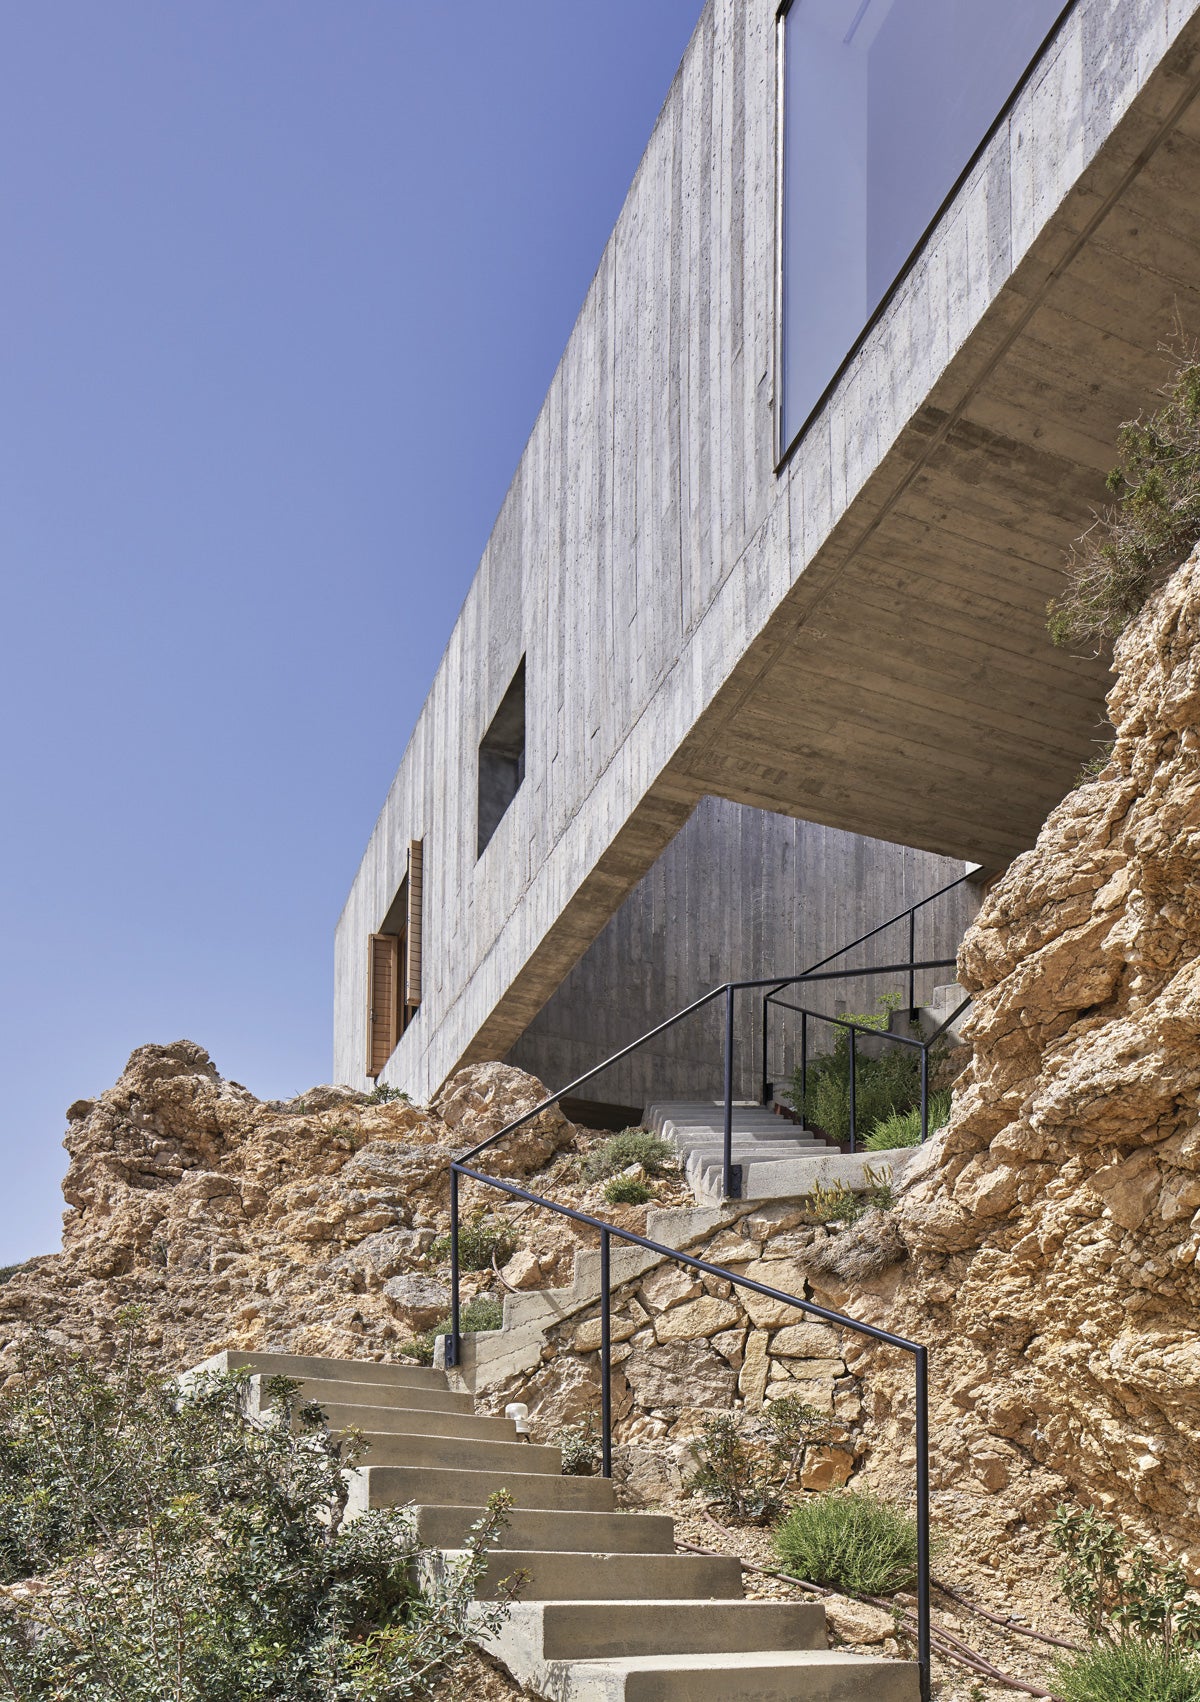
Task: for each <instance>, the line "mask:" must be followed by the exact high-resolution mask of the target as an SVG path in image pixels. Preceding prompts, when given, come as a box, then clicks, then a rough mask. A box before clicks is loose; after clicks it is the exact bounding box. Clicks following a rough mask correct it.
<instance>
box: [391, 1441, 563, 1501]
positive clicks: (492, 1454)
mask: <svg viewBox="0 0 1200 1702" xmlns="http://www.w3.org/2000/svg"><path fill="white" fill-rule="evenodd" d="M363 1440H364V1441H365V1442H366V1443H367V1446H368V1453H367V1459H366V1461H365V1462H364V1463H369V1464H370V1465H372V1466H417V1467H421V1466H438V1467H442V1468H444V1469H446V1470H455V1469H457V1470H461V1471H468V1472H474V1471H478V1472H483V1471H497V1472H503V1471H510V1472H520V1473H521V1474H522V1475H526V1474H529V1475H532V1474H534V1473H537V1472H546V1473H551V1474H557V1473H559V1472H561V1471H562V1450H561V1449H560V1448H545V1447H540V1446H539V1445H538V1444H537V1443H535V1442H480V1441H477V1440H476V1439H475V1438H474V1437H471V1436H417V1435H404V1434H398V1435H397V1434H389V1433H388V1432H387V1431H384V1430H364V1431H363ZM420 1499H421V1500H422V1501H431V1500H434V1499H437V1498H436V1497H434V1496H430V1495H422V1496H421V1497H420ZM484 1499H485V1500H486V1499H487V1497H486V1496H485V1497H484Z"/></svg>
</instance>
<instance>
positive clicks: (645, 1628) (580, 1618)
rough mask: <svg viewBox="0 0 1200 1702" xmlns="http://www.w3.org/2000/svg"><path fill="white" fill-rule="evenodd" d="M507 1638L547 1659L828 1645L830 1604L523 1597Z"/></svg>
mask: <svg viewBox="0 0 1200 1702" xmlns="http://www.w3.org/2000/svg"><path fill="white" fill-rule="evenodd" d="M623 1516H624V1515H621V1514H617V1515H616V1517H617V1518H621V1517H623ZM506 1642H507V1643H509V1644H510V1645H512V1646H513V1647H514V1648H515V1647H516V1646H517V1645H518V1644H521V1645H523V1646H525V1647H526V1648H532V1649H534V1650H535V1651H536V1652H537V1654H539V1655H540V1657H541V1658H542V1659H543V1660H547V1661H558V1660H589V1659H590V1660H599V1659H605V1660H607V1659H612V1658H628V1657H629V1656H631V1655H669V1654H686V1655H703V1654H710V1653H719V1654H735V1653H737V1652H738V1651H742V1652H748V1651H751V1650H762V1649H775V1650H796V1649H823V1648H824V1647H825V1645H826V1636H825V1610H824V1609H823V1608H822V1607H821V1606H820V1605H819V1604H817V1603H810V1602H748V1601H745V1600H736V1601H712V1600H703V1601H697V1600H695V1599H692V1600H677V1601H645V1600H642V1599H636V1600H635V1599H631V1598H629V1597H626V1598H624V1599H622V1600H619V1601H605V1602H587V1601H570V1602H527V1601H520V1600H518V1601H517V1602H516V1604H515V1605H514V1608H513V1612H512V1624H511V1627H506V1628H504V1629H502V1630H501V1631H500V1632H499V1633H498V1634H497V1636H496V1638H495V1639H494V1644H493V1643H489V1646H490V1647H493V1652H494V1653H497V1654H499V1653H500V1648H499V1647H498V1645H503V1644H504V1643H506Z"/></svg>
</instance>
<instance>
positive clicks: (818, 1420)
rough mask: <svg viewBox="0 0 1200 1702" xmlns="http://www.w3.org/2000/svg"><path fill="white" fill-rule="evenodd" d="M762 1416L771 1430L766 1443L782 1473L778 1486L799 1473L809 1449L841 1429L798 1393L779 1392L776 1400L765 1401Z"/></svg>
mask: <svg viewBox="0 0 1200 1702" xmlns="http://www.w3.org/2000/svg"><path fill="white" fill-rule="evenodd" d="M763 1418H764V1420H765V1421H766V1425H767V1428H768V1430H769V1431H770V1432H771V1438H770V1442H769V1443H768V1446H769V1448H770V1451H771V1454H772V1455H773V1457H774V1459H775V1462H776V1464H777V1465H778V1466H779V1467H780V1469H781V1471H782V1474H783V1475H782V1478H781V1481H780V1488H781V1489H785V1488H786V1487H787V1485H788V1484H789V1483H790V1482H791V1481H792V1480H793V1478H795V1477H797V1476H798V1475H799V1473H800V1470H801V1468H802V1467H803V1465H804V1456H805V1455H806V1454H807V1452H808V1450H809V1449H810V1448H815V1447H821V1446H823V1445H824V1444H825V1443H827V1442H831V1441H832V1440H833V1438H834V1436H835V1435H837V1434H838V1432H839V1431H840V1430H841V1429H842V1426H841V1425H840V1424H839V1423H838V1422H837V1420H836V1419H833V1418H831V1417H830V1416H829V1415H828V1414H827V1413H823V1412H819V1411H818V1410H817V1408H816V1407H814V1406H811V1405H810V1404H809V1403H808V1402H807V1401H802V1400H801V1399H800V1398H799V1396H798V1395H781V1396H780V1397H779V1398H778V1400H774V1401H768V1403H767V1405H766V1407H765V1408H764V1409H763Z"/></svg>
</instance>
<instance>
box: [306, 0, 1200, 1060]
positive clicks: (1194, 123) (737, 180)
mask: <svg viewBox="0 0 1200 1702" xmlns="http://www.w3.org/2000/svg"><path fill="white" fill-rule="evenodd" d="M1196 9H1197V0H1155V3H1153V4H1152V3H1150V0H1078V3H1077V4H1076V6H1075V7H1074V8H1073V10H1072V11H1071V13H1070V15H1069V16H1068V17H1067V19H1066V21H1065V23H1064V24H1063V26H1062V28H1061V29H1060V31H1059V32H1058V35H1057V36H1056V38H1055V39H1054V41H1053V42H1052V43H1051V45H1050V46H1049V48H1048V49H1047V50H1046V52H1045V53H1044V55H1043V57H1042V60H1041V62H1040V63H1039V65H1038V67H1037V68H1036V71H1035V73H1034V75H1033V76H1032V77H1031V78H1030V80H1029V81H1028V83H1027V84H1026V86H1025V87H1024V89H1023V91H1022V92H1021V94H1020V95H1019V96H1018V98H1017V100H1016V101H1015V104H1014V105H1013V106H1012V108H1011V110H1010V111H1009V113H1008V115H1007V116H1006V118H1005V119H1004V120H1003V122H1002V123H1001V124H1000V126H999V128H998V129H997V130H996V132H995V133H994V134H993V136H992V138H991V140H990V142H989V143H988V145H987V146H986V148H985V149H984V151H983V153H982V155H981V157H980V159H979V160H978V162H977V164H976V166H975V168H974V169H973V171H972V172H971V174H970V176H969V178H968V180H967V181H966V182H965V184H964V185H963V187H962V188H961V190H960V192H959V193H958V195H957V196H956V197H955V199H954V201H953V202H952V204H951V205H950V207H949V208H948V210H947V211H946V212H945V214H944V215H943V217H942V219H941V221H940V223H939V224H938V225H937V227H936V228H935V230H934V232H933V234H932V235H931V237H930V238H929V240H928V242H927V244H926V246H925V249H924V250H923V252H922V254H921V256H920V257H919V259H918V261H917V263H916V264H915V265H914V266H913V268H912V269H911V271H910V272H909V274H908V276H907V277H906V278H905V280H904V282H903V283H902V284H901V286H900V288H899V289H898V290H897V291H896V293H895V294H894V295H893V297H892V298H891V300H890V302H889V303H888V304H887V306H886V308H885V310H884V311H883V313H882V314H881V316H880V318H879V319H878V321H877V322H876V324H875V325H874V327H873V329H872V331H871V333H870V335H869V336H868V338H867V339H866V341H865V343H864V344H863V346H862V348H861V349H860V351H859V353H858V355H857V356H856V358H855V359H854V361H853V362H852V363H851V365H850V366H849V367H848V369H847V370H846V371H845V373H844V374H843V376H842V379H841V380H840V382H839V383H838V385H837V387H836V389H835V390H834V391H833V393H832V394H831V396H830V397H829V399H828V401H827V403H826V405H825V406H824V408H823V410H822V411H821V413H820V414H819V415H818V417H817V418H816V419H815V420H814V422H813V423H812V425H811V428H810V429H809V430H808V432H807V434H806V435H805V436H804V438H803V439H802V440H801V442H800V443H799V445H798V447H797V448H796V450H795V452H794V454H793V455H792V457H791V459H790V460H789V461H788V463H787V464H786V465H785V466H783V467H782V468H778V467H777V466H776V461H775V445H774V388H775V383H776V368H775V342H776V328H777V327H776V317H775V316H776V305H777V304H776V291H775V257H776V240H775V218H776V200H777V183H776V160H777V148H776V126H777V117H778V115H777V112H776V84H777V79H776V57H775V56H776V43H775V4H774V0H711V3H710V4H709V6H708V7H707V8H706V10H705V12H704V15H703V17H702V19H701V21H700V24H699V25H698V27H697V30H696V33H695V36H694V38H693V40H692V42H691V43H690V45H689V48H688V51H687V54H686V56H685V58H684V62H683V64H682V66H681V68H680V71H679V73H678V75H677V77H676V79H675V82H674V84H673V85H672V88H671V90H670V93H669V95H668V97H667V100H666V103H665V105H664V107H663V111H662V113H661V115H660V117H659V120H658V123H657V125H656V127H655V130H654V133H653V135H652V137H651V140H650V144H649V146H648V148H647V152H646V155H645V157H644V159H643V161H642V164H641V166H640V168H639V171H638V174H637V177H636V179H635V181H634V184H633V186H632V188H631V190H630V193H629V197H628V199H627V201H626V204H625V206H624V208H623V210H622V213H621V216H620V218H619V219H618V221H617V225H616V228H615V230H614V232H613V235H612V237H611V239H610V241H609V243H608V246H607V247H606V249H605V253H604V255H603V257H602V260H601V263H600V266H599V269H598V271H597V274H596V277H595V280H594V282H593V284H592V287H591V289H590V291H589V293H588V297H587V300H586V302H585V304H584V307H583V310H582V312H581V314H580V317H579V320H578V322H577V324H576V327H575V330H574V332H573V334H572V337H571V340H570V343H569V344H568V347H567V349H566V352H565V353H564V356H563V360H562V364H561V366H560V368H559V370H558V372H557V374H556V375H555V378H554V381H553V383H552V385H551V388H550V391H549V393H548V395H547V398H546V401H545V403H544V405H543V408H542V411H541V413H540V415H539V417H538V420H537V422H536V424H535V426H534V429H533V433H532V435H531V437H530V440H529V444H528V447H527V449H526V451H525V454H524V456H523V457H522V460H521V463H520V465H519V467H518V468H517V471H516V475H515V478H514V481H513V485H512V487H511V489H510V491H509V494H508V496H507V498H506V500H505V503H504V506H503V508H502V510H501V513H500V516H499V518H498V520H497V523H496V528H495V531H494V533H493V535H492V538H491V540H490V541H489V544H488V547H487V550H486V551H485V554H484V558H483V561H482V562H481V565H480V569H479V572H478V575H477V577H476V580H475V582H474V584H473V586H472V588H471V591H470V593H469V595H468V597H467V600H466V603H465V605H464V608H463V611H462V615H461V617H460V619H459V622H458V624H457V626H456V628H455V631H454V634H453V636H452V638H451V641H450V644H449V647H448V649H447V652H446V655H445V657H444V659H443V662H442V665H441V668H440V670H439V673H438V675H437V679H436V681H435V684H434V686H433V689H432V691H431V693H430V697H429V699H428V701H427V703H426V706H425V709H424V711H423V713H422V716H421V719H420V721H419V723H418V726H417V728H416V731H415V733H414V735H413V739H412V742H411V744H410V746H409V748H408V750H407V752H406V753H405V756H404V760H403V762H402V764H401V767H400V770H399V772H398V774H397V776H396V779H395V781H394V783H393V786H392V789H391V791H390V793H389V795H388V799H387V802H386V804H385V806H384V810H383V813H382V815H381V817H380V820H379V824H378V826H377V828H376V830H375V833H374V835H373V836H372V840H371V842H370V845H369V847H368V850H367V854H366V857H365V859H364V862H363V865H362V868H361V869H360V871H359V874H358V877H357V878H356V880H355V883H354V886H353V889H352V891H351V894H350V898H349V900H348V902H347V905H346V908H345V911H344V913H343V917H342V920H341V923H340V926H339V930H338V941H337V983H338V1016H337V1032H338V1050H337V1059H336V1065H337V1072H338V1076H339V1078H340V1079H344V1080H350V1081H356V1080H361V1079H362V1078H363V1068H364V1057H365V1022H366V1011H365V994H364V988H365V950H366V941H367V937H368V936H369V934H370V933H371V932H372V930H373V929H375V928H377V927H378V926H379V923H380V921H381V919H382V917H383V916H384V915H385V914H386V912H387V911H388V909H389V906H390V905H391V904H392V901H393V899H394V897H395V894H396V891H397V888H398V886H399V883H400V880H401V878H402V876H403V872H404V870H403V860H402V859H403V852H404V849H405V848H406V846H407V843H408V841H409V840H410V839H414V838H419V839H423V841H424V847H425V856H424V869H425V938H424V997H423V1003H422V1006H421V1009H420V1012H419V1014H418V1016H417V1018H416V1020H415V1021H414V1022H413V1024H412V1025H411V1027H410V1028H409V1029H408V1031H407V1032H406V1033H405V1035H404V1037H403V1039H402V1040H401V1042H400V1045H399V1046H398V1048H397V1050H396V1053H395V1055H394V1056H393V1058H392V1061H391V1063H390V1064H389V1066H388V1069H387V1072H386V1073H387V1076H388V1078H389V1079H393V1080H396V1081H399V1082H402V1083H403V1084H404V1085H405V1086H407V1087H408V1088H409V1089H410V1090H411V1091H415V1092H417V1093H426V1092H428V1091H430V1090H431V1089H432V1088H434V1087H436V1086H437V1084H438V1083H439V1082H440V1081H441V1080H442V1079H443V1078H444V1077H445V1076H446V1074H447V1073H448V1072H449V1071H450V1070H451V1069H453V1068H454V1067H455V1066H456V1065H457V1064H458V1063H459V1062H461V1061H464V1060H467V1059H471V1058H478V1057H495V1056H501V1055H503V1054H504V1052H505V1051H506V1050H507V1049H508V1048H509V1047H510V1046H511V1045H512V1044H513V1043H514V1042H515V1041H516V1039H517V1038H518V1037H519V1036H520V1035H521V1033H522V1032H523V1031H524V1029H525V1027H526V1026H527V1025H528V1023H529V1022H530V1020H531V1018H532V1017H533V1016H534V1014H535V1013H536V1012H537V1010H538V1009H539V1008H540V1007H541V1005H542V1004H543V1003H544V1002H545V1000H546V999H547V997H548V996H549V995H550V994H551V993H552V992H553V990H554V989H555V987H557V986H558V984H559V983H560V981H561V980H562V978H563V976H564V974H565V973H566V972H567V971H568V970H569V969H570V967H571V965H572V964H573V963H574V962H575V961H576V960H577V959H578V957H579V956H580V955H581V953H582V952H583V950H584V949H585V948H586V946H587V945H588V944H589V942H590V941H591V940H592V939H593V938H594V937H595V935H596V933H597V932H598V930H599V929H600V927H601V926H602V925H603V924H604V922H605V921H606V920H607V919H608V917H610V916H611V915H612V914H613V913H614V911H615V910H616V909H617V907H618V906H619V905H620V903H621V901H622V899H623V898H624V897H625V895H626V894H627V893H628V892H629V891H630V890H631V888H632V887H633V886H634V884H635V883H636V882H637V881H638V879H639V878H640V876H641V875H642V874H643V873H644V872H645V871H646V870H647V869H648V868H649V867H650V865H651V864H652V863H653V861H654V859H655V858H656V857H657V856H658V854H659V853H660V851H661V850H662V849H663V847H664V846H665V845H666V844H667V842H668V841H669V840H670V838H671V837H672V835H673V834H674V833H675V832H676V831H677V830H678V828H679V827H680V825H681V824H682V823H683V822H684V821H685V820H686V818H687V817H688V815H689V813H690V811H691V810H692V808H693V807H694V805H695V804H696V802H697V800H698V799H699V798H700V797H702V796H703V795H704V794H715V795H718V796H721V797H725V798H728V799H732V800H735V801H737V802H739V803H742V804H750V805H755V806H758V807H760V808H766V809H771V810H775V811H779V812H783V813H786V814H791V815H794V816H797V817H800V818H804V819H807V820H811V821H815V822H819V823H824V824H826V825H828V826H831V827H835V828H839V829H847V830H850V831H853V832H856V833H864V834H870V835H873V836H875V837H877V838H881V839H890V840H897V841H901V842H903V843H904V844H907V845H911V846H917V847H920V848H923V849H925V850H928V851H932V852H937V853H941V854H943V855H945V856H948V857H955V858H967V859H971V860H973V861H976V862H980V863H982V864H984V865H986V866H989V867H994V866H998V865H1002V864H1004V863H1005V862H1007V861H1008V860H1009V859H1010V858H1011V857H1012V856H1013V854H1014V853H1015V852H1017V851H1019V850H1021V849H1022V848H1023V847H1025V846H1027V845H1028V844H1029V843H1031V841H1032V839H1033V837H1034V835H1035V833H1036V831H1037V828H1038V826H1039V824H1040V822H1041V821H1042V819H1043V818H1044V816H1045V814H1046V811H1047V810H1048V809H1049V808H1050V807H1051V805H1053V803H1054V802H1055V801H1056V800H1057V799H1058V798H1059V797H1060V796H1061V795H1062V793H1063V791H1064V790H1065V789H1066V787H1067V786H1068V785H1069V784H1070V782H1071V779H1072V776H1073V774H1074V773H1075V771H1076V769H1077V767H1078V765H1079V763H1080V761H1081V760H1082V759H1083V758H1084V757H1086V756H1087V755H1088V754H1089V753H1090V750H1091V749H1092V741H1093V740H1094V739H1096V738H1097V737H1098V736H1100V734H1099V730H1098V722H1099V720H1100V718H1101V715H1102V697H1103V692H1104V688H1105V684H1106V669H1105V661H1104V658H1102V657H1091V656H1070V655H1065V654H1063V653H1062V652H1060V651H1056V650H1054V649H1053V648H1052V647H1051V646H1050V644H1049V643H1048V640H1047V638H1046V635H1045V628H1044V619H1045V605H1046V602H1047V600H1048V599H1049V598H1050V597H1051V596H1053V595H1054V593H1055V591H1056V589H1057V587H1058V583H1059V579H1058V572H1059V568H1060V565H1061V562H1062V560H1063V553H1064V550H1065V548H1066V546H1067V544H1068V543H1069V541H1070V539H1071V538H1072V537H1073V536H1074V535H1075V534H1077V533H1078V532H1079V531H1080V530H1081V529H1082V528H1083V527H1084V526H1085V525H1086V524H1087V522H1088V520H1089V517H1090V514H1091V511H1092V507H1093V505H1094V504H1097V503H1099V502H1101V501H1103V497H1104V491H1103V476H1104V473H1105V472H1106V470H1107V468H1108V467H1109V465H1110V464H1111V461H1112V459H1113V439H1114V434H1115V431H1116V428H1117V426H1118V424H1119V422H1120V421H1121V420H1122V419H1124V418H1126V417H1128V416H1129V415H1130V414H1132V413H1135V412H1136V411H1137V410H1138V409H1140V408H1142V407H1144V406H1145V405H1146V403H1147V401H1148V400H1149V399H1151V398H1152V396H1153V392H1154V390H1155V388H1156V386H1157V385H1158V384H1159V383H1161V381H1162V379H1163V377H1164V376H1165V373H1166V370H1167V365H1168V362H1167V360H1166V358H1165V357H1164V354H1163V352H1162V344H1163V342H1164V340H1166V339H1168V338H1169V337H1170V335H1171V331H1172V326H1173V323H1174V321H1175V319H1176V316H1178V317H1179V318H1180V319H1181V320H1182V322H1183V324H1184V326H1185V327H1187V328H1191V329H1192V330H1195V328H1196V327H1197V326H1200V217H1198V214H1197V209H1198V208H1200V107H1198V106H1197V93H1198V90H1200V58H1198V51H1197V50H1198V46H1200V27H1198V24H1197V19H1196V16H1195V14H1196ZM466 474H467V476H469V468H467V469H466ZM522 657H524V658H525V667H526V674H525V679H526V704H527V743H526V752H525V769H524V779H523V782H522V784H521V785H520V787H519V789H518V790H517V792H516V794H515V796H514V798H513V801H512V803H511V804H510V805H509V808H508V810H507V812H506V813H505V815H504V816H503V818H502V819H501V821H500V823H499V825H498V827H497V828H496V831H495V833H494V834H493V836H492V838H491V839H490V841H489V843H488V845H487V847H486V849H485V850H484V852H483V854H482V856H479V857H478V858H477V857H476V851H477V833H476V787H477V779H476V776H477V761H478V748H479V744H480V741H481V739H482V738H483V736H484V733H485V732H486V730H487V728H488V727H489V725H490V724H491V723H492V721H493V718H494V717H495V715H496V712H497V709H498V707H499V706H500V704H501V702H502V700H504V698H505V693H506V691H508V689H509V687H510V682H512V680H513V679H514V676H515V675H516V672H517V669H518V666H519V664H520V662H521V659H522Z"/></svg>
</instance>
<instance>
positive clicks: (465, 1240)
mask: <svg viewBox="0 0 1200 1702" xmlns="http://www.w3.org/2000/svg"><path fill="white" fill-rule="evenodd" d="M516 1247H517V1237H516V1235H515V1234H514V1233H513V1231H512V1230H511V1229H510V1228H509V1226H508V1224H506V1223H501V1222H499V1221H498V1220H497V1219H496V1218H492V1217H488V1216H487V1215H486V1213H484V1212H480V1213H479V1215H478V1216H477V1217H474V1218H472V1219H471V1220H470V1221H469V1222H467V1223H460V1224H459V1226H458V1262H459V1264H460V1266H461V1267H462V1269H463V1270H464V1271H486V1270H490V1269H491V1267H492V1261H493V1259H494V1260H495V1262H496V1264H498V1265H503V1264H506V1263H507V1262H508V1260H509V1259H511V1258H512V1256H513V1253H514V1252H515V1251H516ZM429 1257H430V1258H431V1259H433V1260H434V1261H435V1262H436V1263H438V1264H443V1263H444V1262H445V1261H446V1260H447V1259H448V1258H449V1257H450V1237H449V1236H448V1235H439V1236H438V1238H437V1240H436V1241H435V1242H434V1243H433V1245H432V1246H431V1247H430V1249H429Z"/></svg>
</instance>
